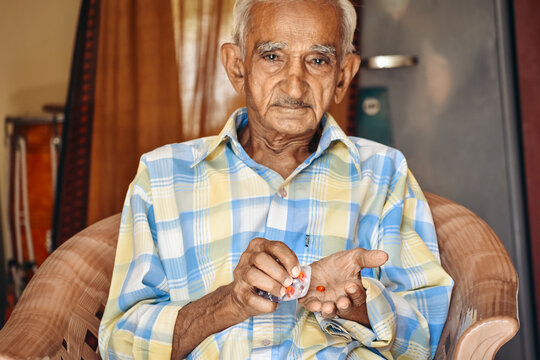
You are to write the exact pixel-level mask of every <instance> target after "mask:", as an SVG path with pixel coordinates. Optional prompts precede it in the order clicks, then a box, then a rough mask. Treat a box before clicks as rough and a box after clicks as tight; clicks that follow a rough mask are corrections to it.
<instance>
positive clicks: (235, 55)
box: [221, 43, 245, 94]
mask: <svg viewBox="0 0 540 360" xmlns="http://www.w3.org/2000/svg"><path fill="white" fill-rule="evenodd" d="M221 64H222V65H223V67H224V68H225V72H227V76H228V77H229V80H230V81H231V84H232V86H233V87H234V89H235V90H236V92H237V93H239V94H243V93H244V81H245V77H244V61H243V60H242V52H241V51H240V47H239V46H238V45H236V44H231V43H225V44H223V45H221Z"/></svg>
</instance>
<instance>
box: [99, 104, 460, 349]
mask: <svg viewBox="0 0 540 360" xmlns="http://www.w3.org/2000/svg"><path fill="white" fill-rule="evenodd" d="M247 121H248V119H247V113H246V110H245V109H240V110H238V111H237V112H236V113H235V114H233V115H232V116H231V118H230V119H229V121H228V122H227V124H226V126H225V128H224V129H223V130H222V132H221V134H220V135H219V136H214V137H208V138H203V139H198V140H194V141H190V142H186V143H182V144H172V145H167V146H164V147H161V148H159V149H157V150H154V151H152V152H150V153H148V154H145V155H144V156H143V157H142V159H141V162H140V166H139V170H138V172H137V175H136V177H135V179H134V181H133V182H132V184H131V185H130V188H129V190H128V194H127V197H126V202H125V206H124V210H123V214H122V224H121V227H120V236H119V240H118V248H117V253H116V260H115V266H114V273H113V278H112V283H111V290H110V294H109V300H108V303H107V307H106V310H105V314H104V317H103V321H102V323H101V326H100V334H99V335H100V336H99V345H100V352H101V354H102V356H103V357H104V358H106V359H131V358H140V359H168V358H170V354H171V342H172V336H173V329H174V325H175V320H176V316H177V312H178V310H179V309H181V308H182V306H184V305H186V304H187V303H189V302H192V301H195V300H197V299H199V298H201V297H202V296H203V295H205V294H207V293H209V292H212V291H214V290H215V289H217V288H218V287H220V286H222V285H225V284H228V283H230V282H231V281H232V280H233V269H234V268H235V265H236V264H237V262H238V260H239V258H240V256H241V254H242V253H243V251H244V250H245V249H246V248H247V246H248V243H249V242H250V240H251V239H253V238H255V237H263V238H266V239H270V240H279V241H283V242H284V243H285V244H287V245H288V246H289V247H290V248H291V249H292V250H293V251H294V252H295V253H296V255H297V256H298V259H299V260H300V263H301V264H310V263H312V262H314V261H316V260H318V259H321V258H322V257H325V256H328V255H330V254H333V253H335V252H338V251H341V250H344V249H352V248H355V247H363V248H366V249H380V250H384V251H386V252H387V253H388V254H389V255H390V258H389V260H388V262H387V263H386V264H385V265H384V266H382V267H381V268H378V269H364V270H362V277H363V279H362V281H363V285H364V287H365V288H366V289H367V296H368V299H367V308H368V314H369V319H370V323H371V328H368V327H364V326H362V325H359V324H357V323H354V322H352V321H348V320H343V319H339V318H335V319H330V320H327V319H323V318H322V317H321V316H320V314H314V313H310V312H308V311H306V310H304V309H303V308H302V307H301V306H299V305H298V303H297V302H296V301H290V302H284V303H281V304H280V306H279V308H278V310H277V311H276V312H274V313H271V314H263V315H259V316H254V317H252V318H250V319H248V320H246V321H244V322H242V323H239V324H237V325H236V326H233V327H230V328H228V329H226V330H224V331H222V332H220V333H217V334H215V335H213V336H210V337H208V338H207V339H205V340H204V341H203V342H202V343H201V344H200V345H199V346H198V347H197V348H195V349H194V350H193V352H192V353H191V354H190V356H189V358H190V359H198V358H202V359H217V358H222V359H248V358H252V359H256V358H266V359H270V358H271V359H312V358H314V359H345V358H347V359H381V358H389V359H390V358H396V359H398V358H399V359H424V358H430V357H433V355H434V352H435V349H436V347H437V343H438V341H439V338H440V334H441V331H442V328H443V325H444V322H445V320H446V316H447V312H448V305H449V300H450V293H451V290H452V285H453V282H452V279H451V278H450V277H449V276H448V274H447V273H446V272H445V271H444V270H443V269H442V267H441V266H440V261H439V254H438V247H437V240H436V235H435V231H434V227H433V221H432V218H431V213H430V210H429V208H428V206H427V203H426V200H425V198H424V196H423V194H422V192H421V190H420V188H419V187H418V184H417V182H416V181H415V179H414V177H413V176H412V174H411V173H410V171H409V170H408V167H407V163H406V161H405V159H404V157H403V155H402V154H401V153H400V152H398V151H396V150H394V149H392V148H389V147H386V146H383V145H380V144H377V143H374V142H371V141H368V140H365V139H359V138H349V137H347V136H346V135H345V134H344V133H343V131H342V130H341V129H340V128H339V126H338V125H337V124H336V122H335V121H334V119H332V117H331V116H330V115H325V116H324V118H323V120H322V124H323V132H322V135H321V139H320V142H319V145H318V149H317V150H316V152H315V153H313V154H312V155H311V156H310V157H309V158H307V159H306V160H305V161H304V162H303V163H302V164H301V165H300V166H299V167H298V168H297V169H296V170H295V171H294V172H293V174H291V176H289V177H288V178H287V179H285V180H284V179H283V178H282V177H281V176H280V175H279V174H277V173H276V172H274V171H273V170H270V169H268V168H266V167H264V166H262V165H260V164H257V163H255V162H254V161H253V160H252V159H251V158H250V157H249V156H248V155H247V154H246V152H245V151H244V150H243V149H242V147H241V145H240V144H239V142H238V139H237V129H239V128H242V127H243V126H245V125H246V124H247ZM193 331H197V329H193Z"/></svg>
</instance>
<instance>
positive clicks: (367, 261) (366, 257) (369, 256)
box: [358, 250, 388, 268]
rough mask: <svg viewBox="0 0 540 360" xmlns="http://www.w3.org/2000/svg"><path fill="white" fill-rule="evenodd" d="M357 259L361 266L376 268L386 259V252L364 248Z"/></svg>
mask: <svg viewBox="0 0 540 360" xmlns="http://www.w3.org/2000/svg"><path fill="white" fill-rule="evenodd" d="M358 260H359V261H360V266H361V267H363V268H376V267H379V266H382V265H383V264H384V263H385V262H386V261H387V260H388V254H387V253H386V252H384V251H382V250H364V251H363V252H362V253H361V255H360V257H359V259H358Z"/></svg>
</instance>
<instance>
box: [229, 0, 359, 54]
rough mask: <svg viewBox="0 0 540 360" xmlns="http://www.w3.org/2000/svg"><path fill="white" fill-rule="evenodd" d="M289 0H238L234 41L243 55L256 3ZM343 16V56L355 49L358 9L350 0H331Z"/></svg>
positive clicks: (235, 6) (235, 13) (235, 12)
mask: <svg viewBox="0 0 540 360" xmlns="http://www.w3.org/2000/svg"><path fill="white" fill-rule="evenodd" d="M279 1H287V0H236V3H235V4H234V10H233V19H234V24H233V41H234V43H235V44H237V45H238V46H240V49H241V51H242V56H243V57H245V56H246V35H247V31H249V26H250V21H251V15H252V14H251V10H252V8H253V6H254V5H255V4H256V3H260V2H267V3H270V2H279ZM288 1H296V0H288ZM329 2H330V3H333V4H332V5H333V6H334V7H335V8H336V10H337V11H338V15H340V16H341V36H342V46H341V49H342V50H341V51H342V54H341V55H342V56H344V55H345V54H349V53H352V52H353V51H354V45H353V38H354V30H355V29H356V10H355V9H354V6H353V4H351V2H350V1H349V0H330V1H329Z"/></svg>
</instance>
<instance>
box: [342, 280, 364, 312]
mask: <svg viewBox="0 0 540 360" xmlns="http://www.w3.org/2000/svg"><path fill="white" fill-rule="evenodd" d="M345 292H346V293H347V295H348V296H349V299H351V301H352V303H353V306H354V307H359V306H362V305H363V304H364V303H365V302H366V292H365V291H364V289H363V288H361V287H360V285H358V284H355V283H348V284H347V285H345Z"/></svg>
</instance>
